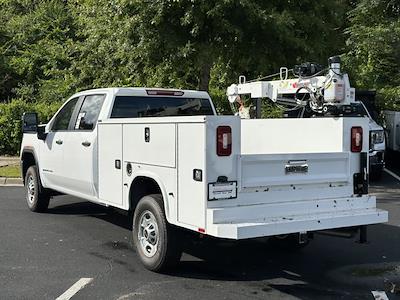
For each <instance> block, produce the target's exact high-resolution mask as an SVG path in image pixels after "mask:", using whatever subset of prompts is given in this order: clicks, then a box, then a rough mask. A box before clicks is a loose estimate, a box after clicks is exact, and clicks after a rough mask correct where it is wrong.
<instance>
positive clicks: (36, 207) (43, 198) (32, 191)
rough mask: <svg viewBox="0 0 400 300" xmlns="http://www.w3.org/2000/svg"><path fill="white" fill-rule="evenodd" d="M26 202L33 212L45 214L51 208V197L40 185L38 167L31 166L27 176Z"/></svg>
mask: <svg viewBox="0 0 400 300" xmlns="http://www.w3.org/2000/svg"><path fill="white" fill-rule="evenodd" d="M25 190H26V202H27V204H28V207H29V209H30V210H31V211H33V212H43V211H45V210H46V209H47V208H48V206H49V201H50V196H49V194H48V193H46V192H45V191H44V189H43V187H42V185H41V183H40V178H39V173H38V169H37V167H36V166H30V167H29V168H28V170H27V171H26V175H25Z"/></svg>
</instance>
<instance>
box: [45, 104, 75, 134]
mask: <svg viewBox="0 0 400 300" xmlns="http://www.w3.org/2000/svg"><path fill="white" fill-rule="evenodd" d="M78 99H79V98H73V99H71V100H69V101H68V103H66V104H65V105H64V106H63V108H62V109H61V110H60V111H59V113H58V114H57V116H56V117H55V119H54V122H53V125H52V127H51V130H52V131H58V130H68V125H69V122H70V120H71V116H72V113H73V111H74V108H75V105H76V103H77V102H78Z"/></svg>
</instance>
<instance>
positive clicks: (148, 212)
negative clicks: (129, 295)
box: [133, 194, 182, 272]
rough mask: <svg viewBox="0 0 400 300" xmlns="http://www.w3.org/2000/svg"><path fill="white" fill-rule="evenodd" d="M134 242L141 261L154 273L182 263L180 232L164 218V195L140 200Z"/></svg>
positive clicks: (137, 208) (135, 216) (135, 218)
mask: <svg viewBox="0 0 400 300" xmlns="http://www.w3.org/2000/svg"><path fill="white" fill-rule="evenodd" d="M133 242H134V245H135V248H136V252H137V253H138V255H139V258H140V260H141V262H142V263H143V264H144V266H145V267H146V268H147V269H149V270H151V271H155V272H161V271H163V270H166V269H168V268H171V267H173V266H175V265H177V263H178V262H179V260H180V258H181V255H182V249H181V243H180V240H179V232H178V230H177V229H175V228H173V227H172V226H171V225H169V224H168V222H167V220H166V218H165V213H164V209H163V202H162V196H161V195H158V194H156V195H148V196H144V197H143V198H142V199H140V201H139V203H138V205H137V207H136V210H135V213H134V216H133Z"/></svg>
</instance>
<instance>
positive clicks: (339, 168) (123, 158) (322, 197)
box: [21, 88, 387, 239]
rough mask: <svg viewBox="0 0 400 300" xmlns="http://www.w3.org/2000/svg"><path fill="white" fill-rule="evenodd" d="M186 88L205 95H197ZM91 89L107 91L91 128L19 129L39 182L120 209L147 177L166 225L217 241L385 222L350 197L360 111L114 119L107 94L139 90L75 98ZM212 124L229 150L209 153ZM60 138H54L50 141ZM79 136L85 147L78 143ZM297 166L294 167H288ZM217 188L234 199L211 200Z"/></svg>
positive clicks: (370, 204)
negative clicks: (43, 134) (224, 135)
mask: <svg viewBox="0 0 400 300" xmlns="http://www.w3.org/2000/svg"><path fill="white" fill-rule="evenodd" d="M184 93H185V95H186V96H190V97H198V98H208V99H209V96H208V94H207V93H205V92H195V91H184ZM91 94H104V95H106V97H105V99H104V103H103V106H102V108H101V111H100V114H99V118H98V120H99V121H98V123H97V125H96V127H95V128H94V129H93V130H92V131H81V132H74V131H69V132H54V133H52V132H51V131H50V133H49V135H48V137H47V139H46V141H45V142H43V141H41V140H38V139H37V138H36V135H33V134H25V135H24V140H23V144H22V148H21V149H22V151H21V153H22V152H23V150H24V149H25V148H26V147H30V148H32V149H33V151H34V152H35V156H36V159H37V161H38V165H39V172H40V176H41V180H42V184H43V186H44V187H46V188H51V189H54V190H57V191H60V192H63V193H67V194H71V195H74V196H77V197H81V198H84V199H87V200H89V201H93V202H95V203H99V204H102V205H109V206H114V207H118V208H121V209H125V210H128V209H129V208H130V193H131V186H132V183H133V182H134V180H135V178H140V177H146V178H151V179H152V180H154V181H155V182H156V183H157V185H158V186H159V188H160V190H161V194H162V196H163V199H164V209H165V214H166V218H167V221H168V222H169V223H171V224H174V225H177V226H180V227H184V228H188V229H191V230H195V231H199V232H201V233H205V234H208V235H212V236H215V237H220V238H231V239H244V238H252V237H262V236H271V235H276V234H285V233H296V232H303V231H313V230H322V229H331V228H340V227H349V226H358V225H366V224H375V223H380V222H386V221H387V212H385V211H381V210H378V209H376V202H375V197H373V196H369V195H362V196H357V195H354V187H353V180H354V179H353V174H354V173H358V172H360V153H352V152H351V151H350V143H351V136H350V132H351V128H352V127H353V126H360V127H362V128H363V131H364V139H363V146H362V151H363V152H368V132H369V129H368V120H367V119H366V118H316V119H269V120H241V119H240V118H239V117H237V116H186V117H162V118H161V117H146V118H124V119H122V118H121V119H118V118H110V115H111V111H112V107H113V103H114V99H115V96H116V95H128V96H132V95H134V96H135V95H136V96H146V95H147V94H146V90H145V89H139V88H120V89H116V88H115V89H101V90H94V91H85V92H83V93H79V94H77V95H74V97H84V96H85V95H91ZM71 98H72V97H71ZM213 110H214V112H215V109H214V108H213ZM53 119H54V118H53ZM52 121H53V120H51V121H50V122H49V124H48V125H47V129H48V130H50V129H51V124H52ZM218 126H229V127H230V128H231V130H232V153H231V154H230V155H228V156H218V155H217V152H216V147H217V146H216V130H217V127H218ZM147 134H148V135H149V136H148V139H147V140H146V137H147ZM58 139H62V140H63V144H62V145H58V144H56V143H54V141H56V140H58ZM84 142H89V143H90V146H88V147H83V146H82V143H84ZM57 146H60V147H58V148H57ZM64 146H65V147H64ZM62 149H63V150H62ZM82 150H83V151H82ZM66 151H67V152H66ZM116 161H120V168H117V162H116ZM128 164H130V165H131V167H132V174H128V173H127V166H128ZM298 168H299V169H301V170H302V171H301V172H297V171H296V172H292V171H291V170H292V169H296V170H297V169H298ZM195 170H200V171H201V173H202V176H201V180H194V172H195ZM224 180H227V181H228V183H224V182H223V181H224ZM217 182H218V183H217ZM220 195H230V196H232V198H231V199H219V200H213V199H218V198H219V197H220Z"/></svg>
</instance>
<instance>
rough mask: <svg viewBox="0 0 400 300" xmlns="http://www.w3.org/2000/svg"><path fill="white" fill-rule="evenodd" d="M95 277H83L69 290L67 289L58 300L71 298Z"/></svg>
mask: <svg viewBox="0 0 400 300" xmlns="http://www.w3.org/2000/svg"><path fill="white" fill-rule="evenodd" d="M92 281H93V278H81V279H79V280H78V281H77V282H75V283H74V284H73V285H72V286H71V287H70V288H69V289H68V290H66V291H65V292H64V293H63V294H62V295H61V296H59V297H58V298H57V299H56V300H69V299H71V298H72V296H74V295H75V294H76V293H77V292H79V291H80V290H81V289H83V288H84V287H85V285H87V284H88V283H90V282H92Z"/></svg>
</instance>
